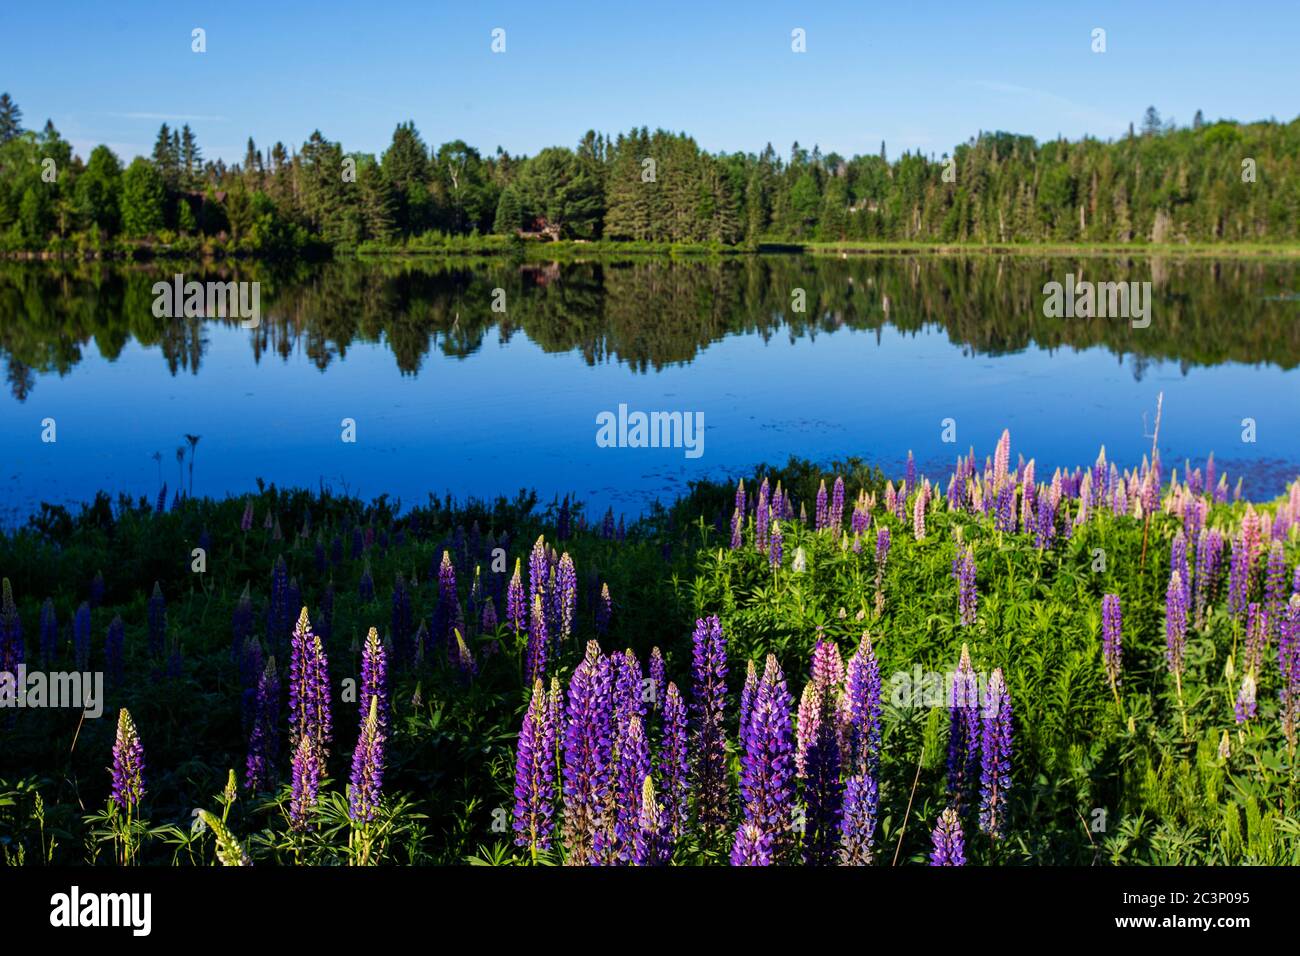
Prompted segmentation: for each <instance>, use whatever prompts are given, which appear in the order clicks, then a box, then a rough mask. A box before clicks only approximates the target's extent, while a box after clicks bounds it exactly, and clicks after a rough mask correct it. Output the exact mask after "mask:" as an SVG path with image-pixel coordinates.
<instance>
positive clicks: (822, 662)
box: [0, 432, 1300, 866]
mask: <svg viewBox="0 0 1300 956" xmlns="http://www.w3.org/2000/svg"><path fill="white" fill-rule="evenodd" d="M1012 454H1013V449H1012V445H1011V437H1010V434H1009V433H1006V432H1004V433H1003V436H1002V438H1001V440H1000V441H999V442H998V444H997V446H996V448H995V449H994V450H993V453H992V454H991V455H988V456H986V457H985V458H984V459H983V460H982V461H981V460H980V459H978V458H977V457H976V455H975V453H974V451H971V452H970V453H968V454H966V455H963V456H961V457H959V458H957V460H956V462H955V465H954V467H953V468H952V469H951V470H950V471H949V473H948V474H947V475H946V476H943V477H941V476H937V475H936V476H934V477H929V476H925V475H922V474H920V473H919V472H918V470H917V469H916V467H915V466H914V464H913V463H912V462H911V460H910V459H909V462H908V466H907V468H906V470H905V472H904V473H903V474H901V475H895V476H892V477H887V476H885V475H884V474H882V473H881V472H879V471H878V470H877V469H874V468H868V467H866V466H864V465H863V464H862V463H861V462H860V461H856V460H854V461H849V462H845V463H842V464H840V465H837V466H835V467H834V468H832V469H830V470H829V471H825V472H824V471H822V470H820V469H817V468H814V467H812V466H810V465H808V464H807V463H801V462H795V461H792V462H790V463H789V464H788V465H787V466H785V467H781V468H764V469H762V470H761V471H759V472H758V473H756V474H754V475H752V476H749V477H747V478H745V479H743V480H741V481H739V482H738V483H737V484H736V485H735V486H734V487H729V486H724V485H720V484H708V483H704V484H698V485H696V486H695V487H694V488H693V490H692V492H691V493H690V494H689V495H688V496H685V497H683V498H682V499H680V500H679V501H678V502H676V503H675V504H674V505H673V506H672V507H671V508H657V509H655V510H654V511H653V512H652V513H650V514H647V515H645V516H644V517H641V518H639V519H637V520H635V521H632V522H627V521H625V520H624V519H622V518H616V517H615V515H614V513H613V511H612V510H610V511H608V512H607V513H605V514H604V515H588V514H587V512H586V510H585V509H584V507H583V506H582V505H581V504H580V503H578V502H575V501H573V500H571V499H568V498H564V499H561V500H559V501H553V502H550V503H541V502H539V501H537V500H536V498H535V497H534V496H531V495H521V496H519V497H518V498H516V499H513V500H507V499H499V500H497V501H495V502H493V503H486V502H481V501H474V500H471V501H466V502H459V503H458V502H454V501H451V500H446V499H445V500H439V499H430V501H429V502H428V504H427V505H425V506H422V507H418V508H413V509H410V510H408V511H405V512H402V513H398V512H396V511H395V510H394V509H393V508H392V507H391V506H390V505H389V503H388V502H387V501H386V500H384V499H379V500H377V501H374V502H372V503H370V504H363V503H362V502H360V501H358V500H355V499H351V498H347V497H335V496H332V495H329V494H309V493H306V492H289V491H282V490H278V489H276V488H274V487H267V488H263V489H262V490H261V492H260V493H258V494H256V495H252V496H246V497H243V498H228V499H225V500H221V501H214V500H208V499H199V498H188V497H184V496H177V497H175V498H174V499H173V500H172V501H171V502H170V503H168V501H167V500H166V498H165V496H163V495H160V496H159V498H158V500H157V501H154V502H150V501H143V500H137V501H131V500H128V499H126V498H122V499H120V500H119V501H118V502H116V503H113V502H110V501H109V500H108V499H107V498H106V497H103V496H101V497H100V498H99V499H97V500H96V502H95V503H94V504H92V505H89V506H86V507H85V508H83V509H82V510H81V512H80V513H79V514H77V515H75V516H74V515H71V514H69V513H67V512H65V511H62V510H59V509H48V510H47V511H46V512H45V513H44V514H42V515H41V516H38V517H37V518H36V519H34V520H33V521H32V522H31V523H30V525H29V526H28V527H26V528H24V529H22V530H19V531H16V532H14V533H8V534H6V535H4V536H3V538H0V564H2V565H3V567H4V568H5V575H6V577H5V580H4V593H3V608H2V610H0V637H2V638H3V640H2V641H0V652H2V653H3V667H0V671H3V672H4V674H5V675H13V676H12V678H7V683H6V684H4V685H3V687H0V690H4V691H5V693H6V695H7V696H6V697H5V698H4V699H5V703H6V709H4V710H0V720H2V721H4V734H5V741H6V743H5V761H4V766H5V769H4V773H3V777H2V778H0V850H2V851H3V854H4V860H5V862H6V863H9V864H18V865H41V864H72V863H77V864H80V863H90V864H100V865H119V866H134V865H145V864H172V865H182V866H186V865H207V864H211V863H214V862H216V863H221V864H224V865H254V866H277V865H321V864H333V865H340V864H343V865H350V866H366V865H371V866H373V865H386V864H401V865H406V864H474V865H492V866H535V865H543V864H546V865H560V864H563V865H568V866H701V865H705V866H709V865H712V866H727V865H731V866H771V865H793V866H889V865H904V864H928V865H933V866H959V865H988V866H1007V865H1052V864H1123V865H1140V864H1166V865H1170V864H1172V865H1188V864H1252V863H1253V864H1287V863H1291V864H1294V863H1297V862H1300V839H1298V837H1300V831H1298V830H1297V825H1296V822H1295V819H1296V817H1295V800H1296V784H1297V772H1298V770H1297V764H1296V735H1297V730H1298V726H1297V725H1298V723H1300V643H1298V642H1300V530H1298V529H1300V523H1298V522H1300V481H1294V482H1292V483H1291V484H1290V485H1289V486H1288V489H1287V493H1286V495H1284V496H1283V497H1282V498H1281V499H1279V500H1277V501H1273V502H1254V503H1252V502H1245V501H1241V500H1238V499H1237V495H1236V494H1234V493H1233V492H1232V491H1231V490H1230V484H1229V476H1228V475H1226V474H1222V473H1220V472H1217V471H1216V466H1215V462H1214V459H1213V456H1210V457H1209V458H1208V459H1207V460H1205V461H1203V462H1199V463H1197V464H1195V465H1193V464H1192V463H1190V462H1187V463H1184V464H1183V467H1182V468H1181V469H1178V468H1173V467H1169V466H1167V465H1166V463H1165V462H1163V461H1162V460H1161V459H1160V458H1159V456H1156V457H1154V458H1152V459H1148V460H1146V461H1144V462H1142V463H1141V464H1140V465H1138V466H1136V467H1121V466H1120V465H1119V463H1115V462H1111V461H1109V460H1108V459H1107V457H1106V453H1105V451H1104V449H1103V450H1102V451H1101V453H1100V454H1099V455H1098V457H1097V459H1096V461H1095V462H1094V463H1093V464H1091V465H1087V466H1080V467H1078V468H1075V469H1073V470H1069V471H1066V470H1056V471H1054V472H1053V473H1052V474H1051V475H1050V476H1048V475H1045V474H1039V473H1037V470H1036V467H1035V462H1034V460H1033V459H1032V458H1030V459H1028V460H1026V459H1025V457H1024V456H1023V455H1022V454H1020V453H1019V452H1017V453H1016V460H1015V461H1013V460H1012ZM146 543H147V546H145V545H146ZM141 581H149V582H150V585H149V586H148V587H145V588H141V587H140V586H139V582H141ZM83 671H96V672H102V674H103V675H105V676H106V681H105V684H104V690H103V699H102V700H100V701H97V702H96V706H97V707H98V709H99V710H100V711H101V712H102V716H101V717H99V718H97V719H91V718H89V717H87V716H86V713H87V712H88V711H87V710H85V709H80V708H67V707H63V708H58V707H48V706H41V701H40V700H39V698H40V696H41V694H42V693H45V694H48V693H50V688H49V687H44V686H43V685H42V684H40V682H33V680H32V679H31V678H32V677H33V676H34V675H38V674H39V675H44V674H58V673H64V672H78V673H79V672H83Z"/></svg>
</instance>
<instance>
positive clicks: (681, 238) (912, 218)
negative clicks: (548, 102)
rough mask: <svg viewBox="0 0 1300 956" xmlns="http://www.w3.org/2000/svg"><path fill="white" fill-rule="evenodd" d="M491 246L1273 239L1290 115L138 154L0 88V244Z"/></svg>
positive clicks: (270, 248)
mask: <svg viewBox="0 0 1300 956" xmlns="http://www.w3.org/2000/svg"><path fill="white" fill-rule="evenodd" d="M493 236H495V237H500V238H501V240H502V242H500V243H498V245H500V246H501V247H502V248H504V247H505V244H506V242H508V241H517V240H518V239H519V238H524V239H537V240H557V239H564V240H574V241H580V242H581V241H586V242H593V241H597V240H600V241H604V242H610V243H625V244H627V245H629V246H631V245H633V244H636V243H655V244H679V245H700V246H712V247H741V248H756V247H758V246H760V245H762V244H764V243H815V242H942V243H972V244H990V243H995V244H1030V243H1034V244H1074V243H1094V244H1100V243H1108V244H1109V243H1133V244H1144V243H1152V244H1157V245H1165V244H1180V243H1287V242H1293V241H1295V240H1296V239H1297V238H1300V118H1297V119H1294V120H1292V121H1290V122H1288V123H1281V122H1277V121H1276V120H1272V119H1270V120H1267V121H1260V122H1251V123H1240V122H1236V121H1233V120H1217V121H1213V122H1210V121H1207V120H1205V119H1204V117H1203V116H1202V114H1201V113H1200V112H1199V111H1198V112H1197V113H1196V116H1195V118H1194V119H1193V121H1192V124H1191V125H1190V126H1178V125H1177V124H1175V123H1174V122H1172V121H1164V120H1162V118H1161V116H1160V114H1159V111H1158V110H1157V109H1156V108H1155V107H1149V108H1148V109H1147V110H1146V113H1145V115H1144V117H1143V118H1142V120H1141V121H1140V122H1139V123H1137V124H1130V127H1129V132H1128V134H1127V135H1126V136H1124V137H1122V138H1121V139H1119V140H1117V141H1102V140H1098V139H1093V138H1085V139H1083V140H1080V141H1077V142H1074V141H1067V140H1065V139H1054V140H1050V141H1046V142H1038V141H1036V140H1035V139H1033V138H1032V137H1029V136H1021V135H1016V134H1013V133H1007V132H987V131H980V132H978V133H977V134H976V135H974V136H972V137H971V138H970V140H969V141H968V142H965V143H962V144H960V145H958V146H956V147H955V148H954V149H953V150H952V152H951V154H944V155H942V156H934V155H931V156H926V155H922V154H920V153H915V152H904V153H903V154H902V155H899V156H896V157H894V158H892V159H891V158H890V156H889V154H888V151H887V148H886V144H885V143H883V142H882V143H881V146H880V152H879V153H878V154H875V155H865V156H852V157H848V158H846V157H844V156H841V155H840V154H838V153H835V152H828V153H823V152H822V151H821V149H820V148H818V147H817V146H814V147H813V148H812V149H808V148H806V147H804V146H801V145H800V144H799V143H797V142H796V143H794V144H793V145H792V146H791V147H790V150H789V153H788V155H785V156H783V155H781V154H779V153H778V152H777V151H776V149H774V148H773V146H772V145H771V144H770V143H769V144H767V145H766V146H765V147H764V148H763V149H762V150H761V151H760V152H758V153H750V152H734V153H726V152H719V153H710V152H708V151H707V150H705V149H702V148H701V147H700V145H699V144H698V143H697V142H696V141H695V140H694V139H693V138H692V137H691V136H689V135H687V134H686V133H684V132H669V131H666V130H662V129H656V130H654V131H651V130H649V129H647V128H645V127H642V128H640V129H633V130H630V131H628V132H625V133H618V134H616V135H613V136H610V135H607V134H604V133H597V132H594V131H588V132H587V133H586V134H584V135H583V136H582V138H581V139H580V140H579V141H578V143H577V145H576V147H574V148H569V147H564V146H554V147H549V148H547V149H543V150H541V151H540V152H538V153H537V154H536V155H534V156H523V155H511V154H510V153H508V152H506V151H504V150H502V149H501V148H500V147H497V148H496V150H495V152H492V153H486V154H485V153H484V152H482V151H480V150H479V149H477V148H475V147H473V146H470V145H469V144H467V143H465V142H464V141H463V140H459V139H455V140H451V141H449V142H444V143H442V144H441V145H438V146H436V147H435V146H431V145H429V144H427V143H426V142H425V140H424V138H423V137H422V136H421V134H420V132H419V130H417V129H416V127H415V125H414V123H413V122H404V123H400V124H398V125H397V126H396V128H395V129H394V131H393V136H392V140H391V142H390V143H389V145H388V147H387V148H386V149H385V150H384V151H383V152H382V153H381V154H379V155H378V156H376V155H373V154H369V153H362V152H353V151H348V150H346V149H345V148H344V146H343V144H342V143H339V142H335V141H332V140H330V139H328V138H326V136H325V135H324V134H322V133H321V132H320V131H316V132H314V133H312V135H311V137H310V138H309V139H308V140H307V141H306V142H305V143H303V144H302V145H301V146H299V147H297V148H293V147H289V146H286V145H285V144H284V143H282V142H277V143H275V144H274V145H272V146H270V147H269V148H263V147H260V146H259V145H258V144H257V143H255V142H254V141H253V139H252V138H251V137H250V138H249V140H248V144H247V150H246V153H245V156H244V158H243V161H242V162H238V163H233V164H227V163H226V162H224V161H223V160H221V159H216V160H212V159H205V158H204V156H203V151H202V149H201V147H200V146H199V143H198V137H197V134H196V133H195V131H194V130H192V129H191V128H190V126H189V125H188V124H185V125H183V126H182V127H181V128H180V129H173V128H171V127H169V126H168V124H166V123H164V124H163V125H162V126H161V128H160V129H159V130H158V134H157V139H156V141H155V144H154V147H153V151H152V154H151V155H150V156H148V157H141V156H137V157H135V158H133V159H131V160H130V162H129V163H127V162H125V160H124V158H123V157H119V156H117V155H115V154H114V153H113V151H112V150H111V149H109V148H108V147H107V146H103V145H101V146H97V147H95V148H94V149H93V150H92V151H91V152H90V155H89V157H88V158H87V159H84V160H83V159H82V158H81V157H80V156H78V155H75V154H74V150H73V148H72V146H71V144H70V143H69V142H68V141H67V140H66V139H64V138H63V136H62V135H61V134H60V133H59V132H58V130H57V129H56V128H55V126H54V124H53V122H52V121H47V122H46V123H45V125H44V127H43V128H42V129H41V130H40V131H39V132H37V131H33V130H28V129H25V128H24V127H23V120H22V111H21V109H20V108H19V106H18V105H17V104H16V103H15V102H14V101H13V100H12V99H11V97H10V96H9V94H7V93H6V94H3V96H0V252H8V253H14V252H31V251H48V252H54V253H59V254H97V253H102V254H109V255H114V254H124V255H131V254H138V253H140V252H142V251H145V250H148V251H157V250H170V251H173V252H181V253H202V254H217V255H224V254H245V255H256V256H262V257H268V258H271V257H277V256H282V257H290V256H301V255H308V254H314V253H326V254H327V253H328V252H329V251H330V250H349V249H351V250H360V251H367V250H371V251H385V250H394V249H404V248H413V249H421V248H427V249H436V248H442V246H441V245H440V244H441V243H445V241H446V240H447V239H448V237H467V238H469V239H472V240H479V239H481V240H482V243H481V244H479V245H478V246H475V244H474V243H470V244H469V245H470V246H471V247H476V248H490V247H491V243H492V240H489V239H488V238H487V237H493Z"/></svg>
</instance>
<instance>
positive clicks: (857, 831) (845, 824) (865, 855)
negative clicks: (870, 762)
mask: <svg viewBox="0 0 1300 956" xmlns="http://www.w3.org/2000/svg"><path fill="white" fill-rule="evenodd" d="M879 806H880V791H879V789H878V788H877V786H876V778H875V777H873V776H871V775H870V774H855V775H854V776H851V777H849V778H848V779H847V780H846V781H845V782H844V814H843V817H842V818H841V820H840V835H839V836H840V865H841V866H867V865H869V864H870V863H871V860H872V857H873V856H874V855H875V851H874V848H875V844H876V814H877V811H878V809H879Z"/></svg>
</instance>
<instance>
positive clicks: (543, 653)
mask: <svg viewBox="0 0 1300 956" xmlns="http://www.w3.org/2000/svg"><path fill="white" fill-rule="evenodd" d="M549 640H550V638H549V637H548V636H547V633H546V612H545V611H544V610H543V609H542V595H541V594H540V593H539V594H535V595H533V612H532V614H531V615H530V617H529V624H528V660H527V666H526V671H525V673H526V676H527V678H528V680H529V682H530V683H531V682H535V681H539V680H541V679H542V677H543V676H545V674H546V658H547V651H548V648H547V644H548V643H549Z"/></svg>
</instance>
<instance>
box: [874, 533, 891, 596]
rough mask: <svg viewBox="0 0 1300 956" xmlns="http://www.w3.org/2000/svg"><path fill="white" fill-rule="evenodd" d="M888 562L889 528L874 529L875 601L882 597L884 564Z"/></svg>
mask: <svg viewBox="0 0 1300 956" xmlns="http://www.w3.org/2000/svg"><path fill="white" fill-rule="evenodd" d="M888 563H889V529H888V528H878V529H877V530H876V595H877V597H876V603H877V604H879V603H880V602H881V599H882V593H881V591H882V587H883V585H884V583H885V566H886V565H887V564H888Z"/></svg>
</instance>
